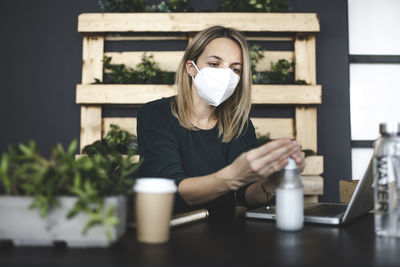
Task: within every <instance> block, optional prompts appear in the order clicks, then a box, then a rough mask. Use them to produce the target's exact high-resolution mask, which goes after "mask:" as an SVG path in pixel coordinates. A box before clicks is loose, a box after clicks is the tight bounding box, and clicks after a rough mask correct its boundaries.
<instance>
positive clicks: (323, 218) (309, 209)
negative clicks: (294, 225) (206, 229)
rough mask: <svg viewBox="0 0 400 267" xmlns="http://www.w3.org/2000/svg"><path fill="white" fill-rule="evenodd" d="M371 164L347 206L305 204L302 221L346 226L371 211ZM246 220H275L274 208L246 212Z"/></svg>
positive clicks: (337, 204) (372, 196) (372, 202)
mask: <svg viewBox="0 0 400 267" xmlns="http://www.w3.org/2000/svg"><path fill="white" fill-rule="evenodd" d="M372 162H373V160H372V159H371V160H370V162H369V165H368V168H367V170H366V171H365V173H364V177H363V178H362V179H361V180H360V181H359V182H358V184H357V186H356V189H355V190H354V193H353V195H352V197H351V200H350V202H349V204H348V205H347V204H340V203H306V204H304V221H305V222H310V223H321V224H331V225H339V224H346V223H349V222H351V221H353V220H354V219H356V218H358V217H360V216H361V215H363V214H365V213H368V212H369V211H370V210H372V209H373V207H374V195H373V188H372V183H373V170H372V164H373V163H372ZM246 218H251V219H267V220H275V207H272V208H269V209H267V208H266V207H263V208H259V209H256V210H249V211H246Z"/></svg>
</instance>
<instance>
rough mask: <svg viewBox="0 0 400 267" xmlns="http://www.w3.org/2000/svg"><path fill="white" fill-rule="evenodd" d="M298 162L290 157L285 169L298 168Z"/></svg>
mask: <svg viewBox="0 0 400 267" xmlns="http://www.w3.org/2000/svg"><path fill="white" fill-rule="evenodd" d="M296 169H297V164H296V161H295V160H294V159H292V158H288V164H287V165H286V166H285V170H296Z"/></svg>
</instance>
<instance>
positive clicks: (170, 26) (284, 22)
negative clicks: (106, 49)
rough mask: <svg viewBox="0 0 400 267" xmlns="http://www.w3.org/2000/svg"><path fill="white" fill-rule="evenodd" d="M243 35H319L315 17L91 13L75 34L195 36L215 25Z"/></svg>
mask: <svg viewBox="0 0 400 267" xmlns="http://www.w3.org/2000/svg"><path fill="white" fill-rule="evenodd" d="M221 23H223V24H224V25H228V26H229V27H232V28H235V29H238V30H240V31H245V32H307V33H310V32H319V18H318V15H317V14H315V13H221V12H218V13H209V12H207V13H201V12H200V13H119V14H116V13H114V14H112V13H91V14H81V15H80V16H79V18H78V32H81V33H93V32H197V31H201V30H203V29H205V28H208V27H210V26H214V25H220V24H221Z"/></svg>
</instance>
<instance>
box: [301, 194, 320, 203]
mask: <svg viewBox="0 0 400 267" xmlns="http://www.w3.org/2000/svg"><path fill="white" fill-rule="evenodd" d="M304 203H318V196H317V195H315V196H313V195H304Z"/></svg>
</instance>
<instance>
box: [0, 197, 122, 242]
mask: <svg viewBox="0 0 400 267" xmlns="http://www.w3.org/2000/svg"><path fill="white" fill-rule="evenodd" d="M76 200H77V198H76V197H59V198H58V201H59V203H60V205H59V206H57V207H55V208H53V209H51V210H50V212H49V213H48V215H47V216H46V217H45V218H42V217H41V216H40V214H39V210H38V209H31V208H29V206H30V205H31V204H32V202H33V198H32V197H19V196H0V241H1V240H11V241H12V242H13V243H14V245H15V246H52V245H53V244H54V242H57V241H63V242H66V244H67V245H68V246H69V247H108V246H110V245H111V244H112V243H114V242H115V241H117V240H118V239H119V238H120V237H121V236H122V235H124V234H125V231H126V199H125V198H124V197H122V196H114V197H107V198H105V203H104V204H105V205H104V206H105V210H107V208H108V207H109V206H115V207H116V209H115V216H117V217H118V218H119V220H120V223H119V225H117V226H115V227H114V228H112V230H111V236H112V239H111V240H108V238H107V236H106V234H105V231H104V227H103V226H102V225H96V226H93V227H91V228H90V229H89V230H88V231H87V233H86V235H83V234H82V230H83V228H84V226H85V224H86V223H87V221H88V218H89V216H88V215H87V214H84V213H79V214H77V215H76V216H75V217H73V218H72V219H67V218H66V215H67V214H68V211H69V210H71V208H72V207H73V206H74V204H75V202H76Z"/></svg>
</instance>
